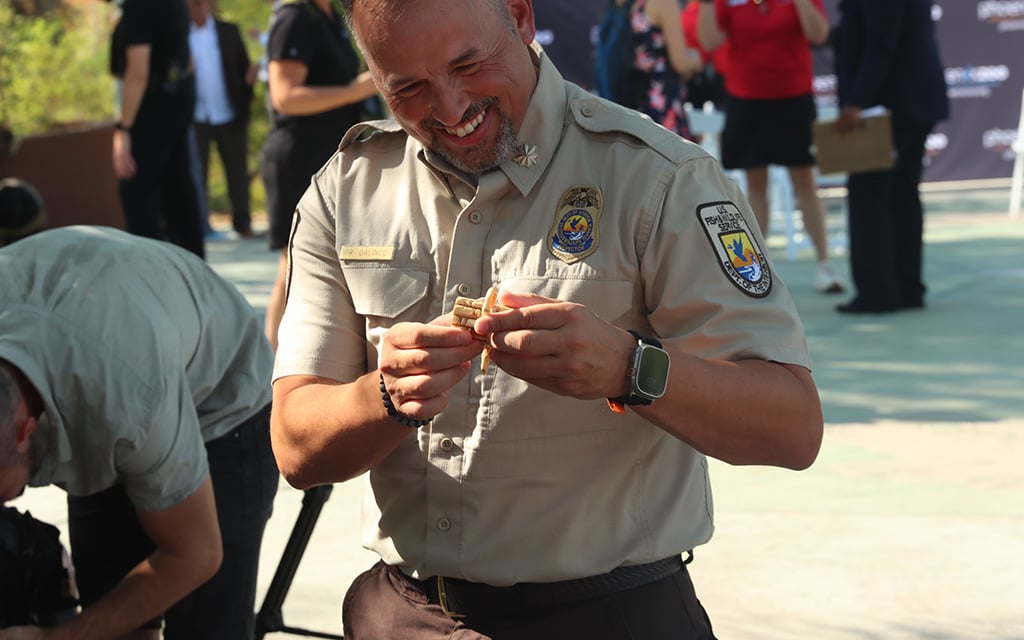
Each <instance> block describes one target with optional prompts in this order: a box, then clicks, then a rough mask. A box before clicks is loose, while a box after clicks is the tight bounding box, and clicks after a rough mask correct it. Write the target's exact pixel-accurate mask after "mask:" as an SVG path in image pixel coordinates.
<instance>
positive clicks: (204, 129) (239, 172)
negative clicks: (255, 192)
mask: <svg viewBox="0 0 1024 640" xmlns="http://www.w3.org/2000/svg"><path fill="white" fill-rule="evenodd" d="M194 129H195V132H196V145H197V146H198V147H199V162H200V169H201V171H200V174H199V175H200V176H201V177H202V188H203V190H204V192H205V191H206V190H207V189H208V185H209V181H210V144H211V143H214V144H216V146H217V155H218V156H219V157H220V161H221V164H222V165H223V166H224V177H225V179H226V180H227V183H228V201H229V203H230V204H231V224H232V226H233V227H234V229H235V231H237V232H238V233H248V232H249V231H251V230H252V219H251V217H250V211H249V162H248V155H249V135H248V134H249V124H248V121H246V120H245V119H243V118H236V119H234V120H232V121H231V122H227V123H225V124H216V125H211V124H206V123H202V122H197V123H195V125H194ZM207 202H209V198H207Z"/></svg>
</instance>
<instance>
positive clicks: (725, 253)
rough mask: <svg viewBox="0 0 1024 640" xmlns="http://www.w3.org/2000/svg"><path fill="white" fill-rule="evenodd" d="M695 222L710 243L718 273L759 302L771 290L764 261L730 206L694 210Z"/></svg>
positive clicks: (720, 204)
mask: <svg viewBox="0 0 1024 640" xmlns="http://www.w3.org/2000/svg"><path fill="white" fill-rule="evenodd" d="M697 219H698V220H700V224H701V226H702V227H703V228H704V233H706V234H707V237H708V240H709V241H711V248H712V249H714V251H715V254H716V256H717V257H718V260H719V264H720V265H721V266H722V271H724V272H725V275H726V276H727V277H728V278H729V280H730V281H731V282H732V283H733V284H734V285H736V287H737V288H739V290H740V291H742V292H743V293H745V294H747V295H748V296H751V297H753V298H763V297H765V296H766V295H768V294H769V293H770V292H771V290H772V273H771V269H770V268H769V267H768V260H767V258H766V257H765V254H764V252H763V251H762V250H761V247H759V246H758V244H757V241H756V240H755V239H754V234H753V233H752V232H751V231H750V227H749V226H747V220H746V218H744V217H743V214H741V213H740V210H739V209H738V208H737V207H736V205H735V204H733V203H732V202H709V203H707V204H702V205H700V206H699V207H697Z"/></svg>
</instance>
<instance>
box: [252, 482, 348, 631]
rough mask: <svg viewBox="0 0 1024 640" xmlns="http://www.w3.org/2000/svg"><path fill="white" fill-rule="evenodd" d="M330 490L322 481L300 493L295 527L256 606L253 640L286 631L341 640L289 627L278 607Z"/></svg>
mask: <svg viewBox="0 0 1024 640" xmlns="http://www.w3.org/2000/svg"><path fill="white" fill-rule="evenodd" d="M332 489H334V485H330V484H325V485H322V486H319V487H313V488H312V489H307V490H306V491H305V492H304V493H303V496H302V509H301V510H300V511H299V516H298V518H296V519H295V526H293V527H292V533H291V535H290V536H289V537H288V544H286V545H285V547H284V553H283V554H282V555H281V562H279V563H278V565H277V570H276V571H275V572H274V578H273V579H272V580H271V581H270V587H268V588H267V593H266V595H265V596H263V605H262V606H261V607H260V611H259V613H257V614H256V632H255V634H254V635H255V640H263V636H265V635H267V634H268V633H290V634H292V635H296V636H309V637H314V638H332V639H335V640H344V638H343V637H342V636H339V635H336V634H333V633H324V632H322V631H310V630H309V629H300V628H298V627H290V626H288V625H286V624H285V623H284V614H283V612H282V610H281V608H282V606H283V605H284V599H285V596H286V595H288V589H289V588H290V587H291V586H292V580H293V579H294V578H295V571H296V570H297V569H298V568H299V561H300V560H302V554H303V553H305V551H306V545H307V544H308V543H309V537H310V536H311V535H312V534H313V527H314V526H315V525H316V521H317V519H319V518H320V512H321V511H322V510H323V508H324V504H325V503H326V502H327V499H328V498H329V497H330V496H331V490H332Z"/></svg>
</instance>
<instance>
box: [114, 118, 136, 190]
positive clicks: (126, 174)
mask: <svg viewBox="0 0 1024 640" xmlns="http://www.w3.org/2000/svg"><path fill="white" fill-rule="evenodd" d="M113 159H114V175H116V176H117V177H118V178H119V179H121V180H130V179H131V178H133V177H135V172H136V166H135V158H134V157H133V156H132V138H131V134H130V133H128V132H127V131H116V130H115V131H114V149H113Z"/></svg>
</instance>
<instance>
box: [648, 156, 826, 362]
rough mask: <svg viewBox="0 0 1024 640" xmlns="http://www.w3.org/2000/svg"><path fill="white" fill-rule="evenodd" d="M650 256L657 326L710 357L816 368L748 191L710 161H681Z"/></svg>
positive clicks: (660, 211) (658, 205)
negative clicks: (758, 359)
mask: <svg viewBox="0 0 1024 640" xmlns="http://www.w3.org/2000/svg"><path fill="white" fill-rule="evenodd" d="M664 194H665V195H664V200H663V201H661V202H651V203H649V206H648V210H649V211H652V212H655V214H654V215H655V219H654V222H653V225H652V232H651V239H650V244H649V246H648V248H647V249H646V251H644V254H643V256H642V258H641V270H642V277H643V279H644V282H645V296H646V300H645V303H646V307H647V308H648V309H649V310H650V315H649V322H650V323H651V326H652V327H653V328H654V330H655V331H656V332H657V334H658V335H659V336H661V337H662V338H663V339H665V340H666V341H668V342H671V343H673V344H675V345H677V346H681V347H682V348H683V349H684V350H686V351H688V352H690V353H694V354H696V355H699V356H701V357H709V358H723V359H726V360H734V361H735V360H742V359H747V358H761V359H765V360H771V361H777V362H786V363H791V364H798V365H801V366H804V367H807V368H810V365H811V363H810V358H809V355H808V352H807V343H806V339H805V337H804V332H803V326H802V324H801V322H800V318H799V316H798V314H797V309H796V305H795V304H794V302H793V299H792V297H791V296H790V294H789V292H788V290H787V289H786V287H785V285H784V284H783V282H782V281H781V279H780V278H779V276H778V273H776V272H775V269H774V265H773V264H772V262H771V259H770V258H769V256H768V253H767V251H766V245H765V241H764V238H763V237H762V235H761V232H760V229H759V228H758V226H757V222H756V219H755V218H754V215H753V212H752V210H751V209H750V206H749V205H748V204H747V201H746V199H745V198H744V197H743V194H742V193H741V191H740V189H739V187H738V186H737V185H736V183H735V182H733V181H732V180H730V179H729V178H728V177H727V176H726V175H725V174H724V173H723V172H722V171H721V169H719V168H718V165H717V163H716V161H715V160H713V159H712V158H710V157H702V158H696V159H691V160H688V161H685V162H683V163H681V164H680V165H679V167H678V168H677V170H676V172H675V175H674V176H673V177H672V179H671V182H670V183H669V185H668V188H667V190H666V191H665V192H664Z"/></svg>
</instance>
